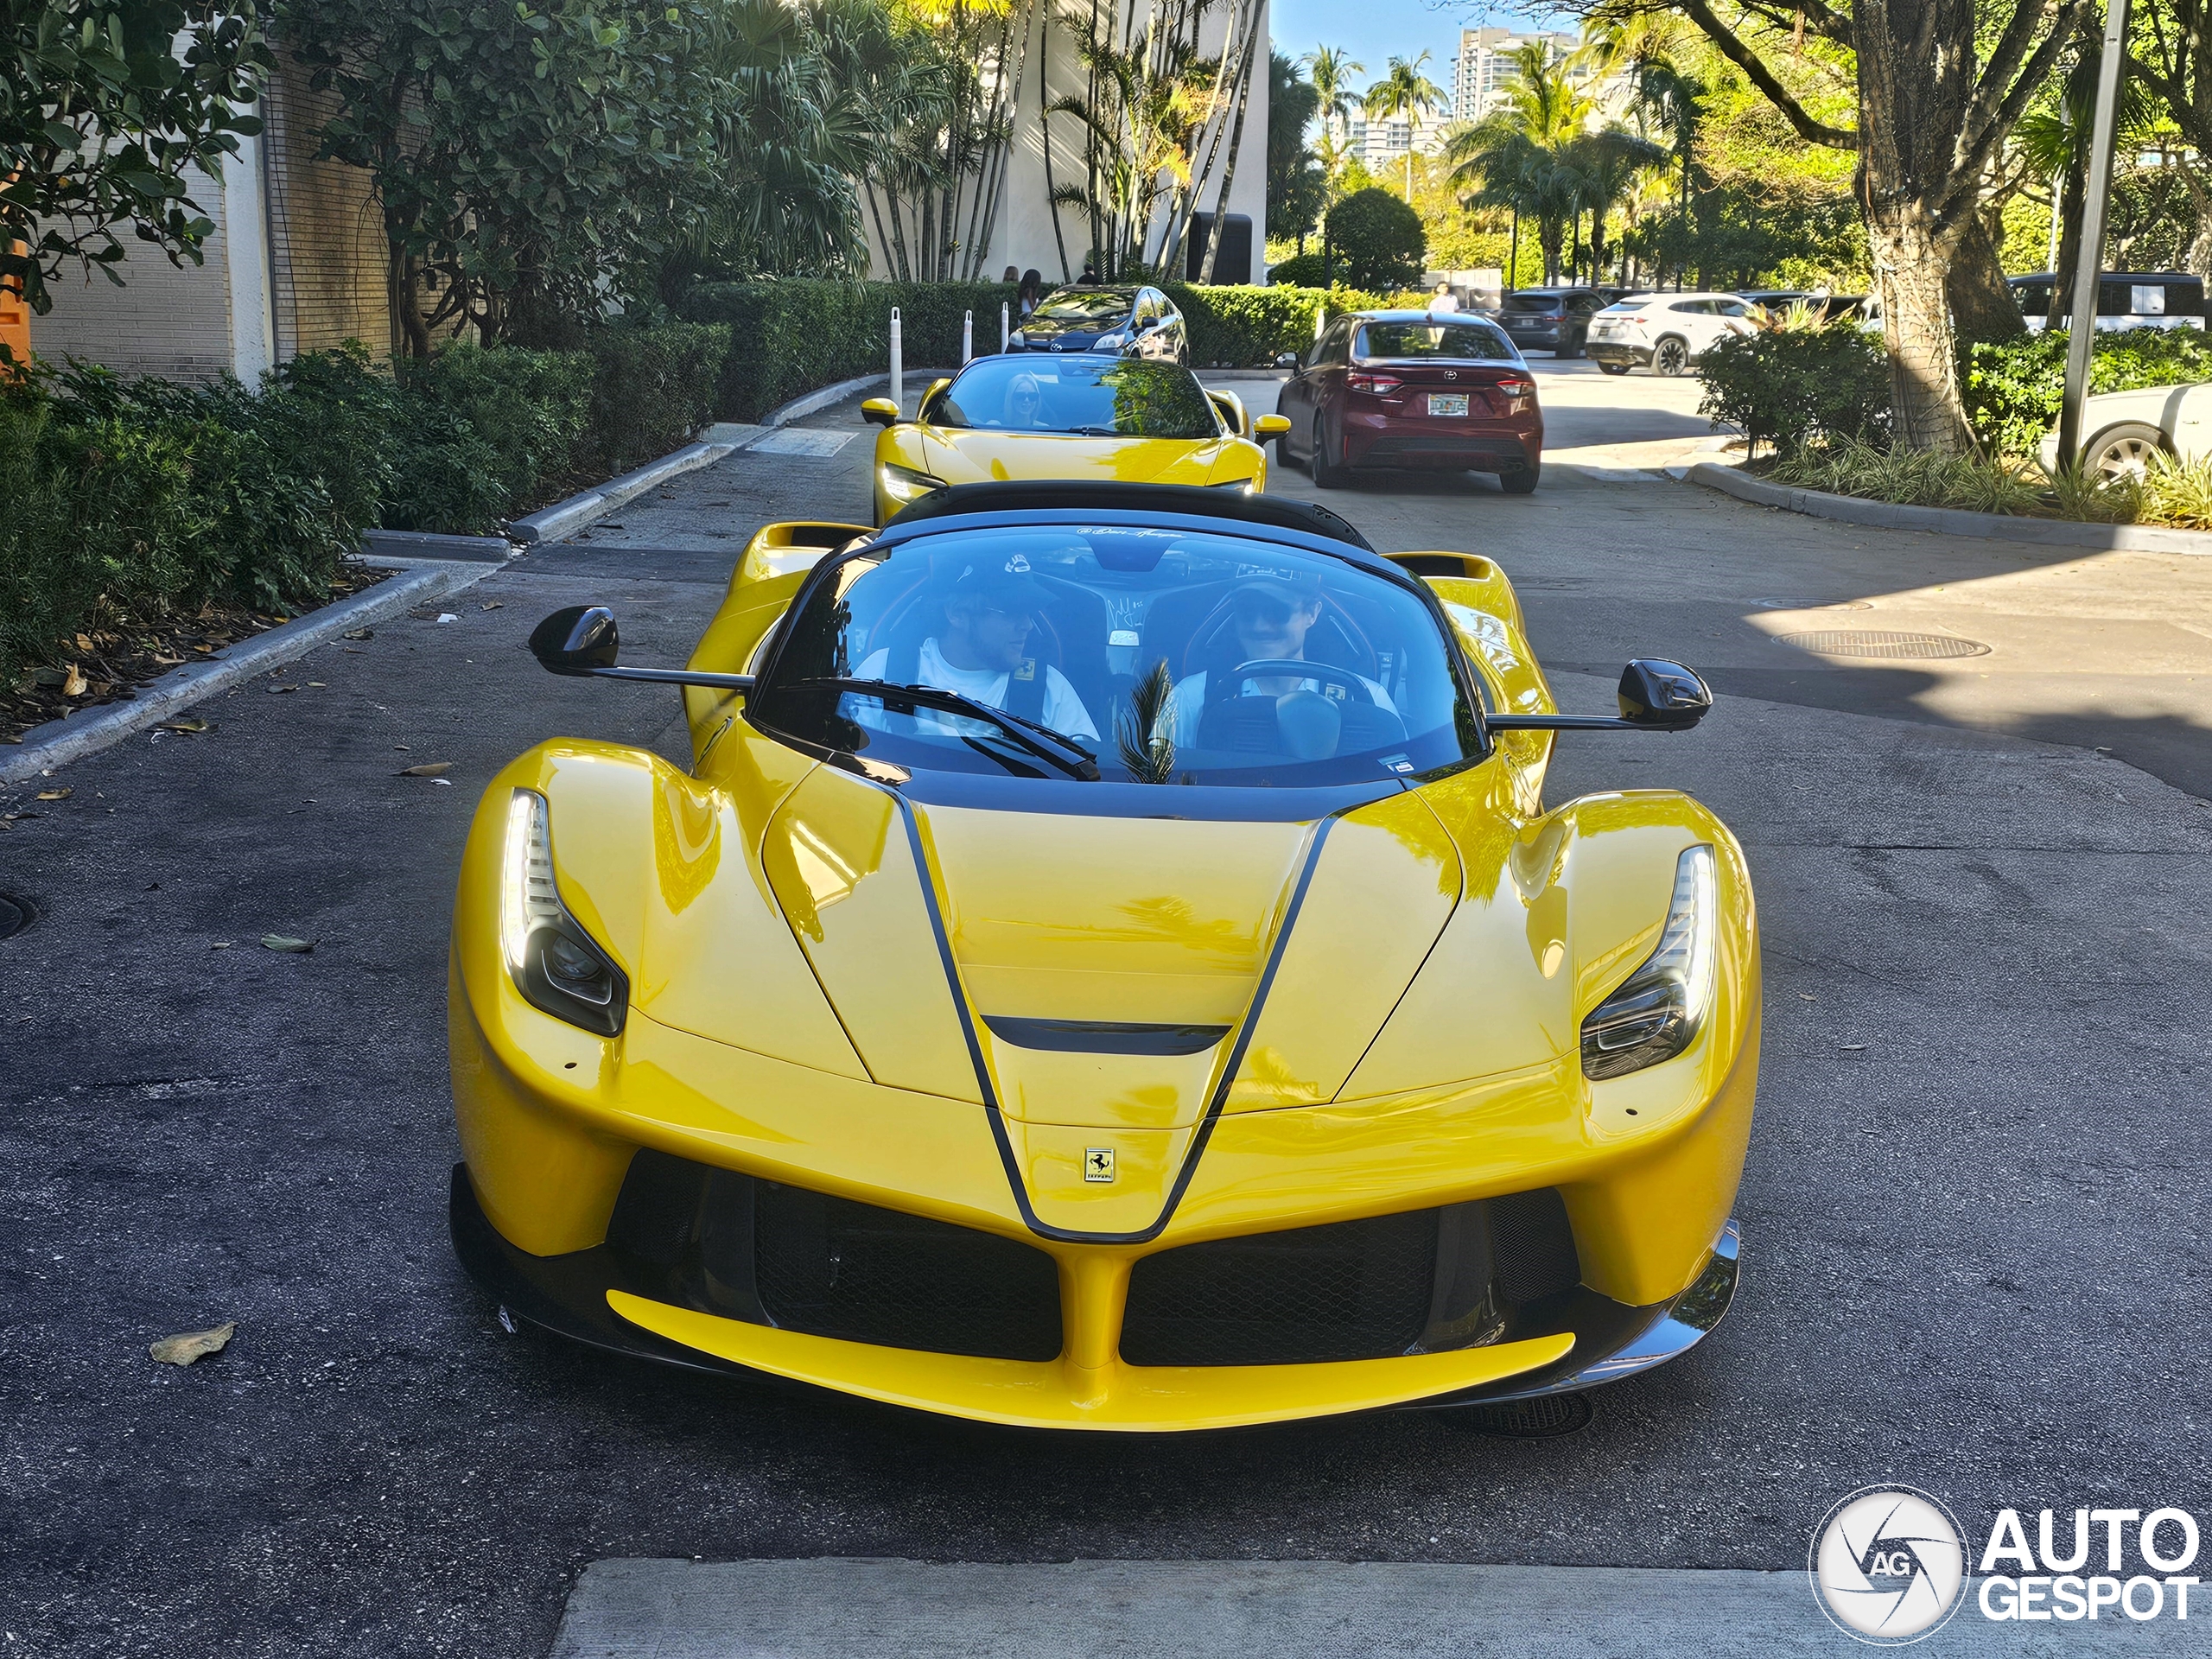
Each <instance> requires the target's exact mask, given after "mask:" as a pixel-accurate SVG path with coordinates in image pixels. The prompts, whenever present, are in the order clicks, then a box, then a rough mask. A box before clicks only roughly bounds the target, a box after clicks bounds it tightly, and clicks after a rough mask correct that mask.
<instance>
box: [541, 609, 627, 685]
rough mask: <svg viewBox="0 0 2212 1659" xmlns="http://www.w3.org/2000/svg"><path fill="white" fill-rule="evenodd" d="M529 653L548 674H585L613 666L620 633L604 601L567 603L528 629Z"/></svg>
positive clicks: (618, 652) (620, 638) (620, 651)
mask: <svg viewBox="0 0 2212 1659" xmlns="http://www.w3.org/2000/svg"><path fill="white" fill-rule="evenodd" d="M530 654H531V656H533V657H535V658H537V664H538V666H539V667H540V668H543V670H544V671H546V672H547V673H549V674H571V675H589V674H591V673H592V672H593V671H594V670H597V669H602V668H612V667H613V666H614V664H615V661H616V659H617V658H620V656H621V654H622V635H621V632H620V629H618V628H616V626H614V613H613V612H612V611H610V610H608V609H607V607H605V606H604V605H591V606H584V605H571V606H569V607H568V609H566V610H564V611H556V612H554V613H553V614H552V615H550V616H549V617H547V618H546V619H545V620H543V622H541V623H539V624H538V625H537V626H536V627H534V628H532V629H531V631H530Z"/></svg>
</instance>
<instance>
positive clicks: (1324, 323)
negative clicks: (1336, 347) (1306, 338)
mask: <svg viewBox="0 0 2212 1659" xmlns="http://www.w3.org/2000/svg"><path fill="white" fill-rule="evenodd" d="M1328 326H1329V308H1328V306H1327V305H1326V304H1321V305H1317V306H1315V307H1314V308H1313V338H1314V339H1316V340H1319V339H1320V338H1321V331H1322V330H1323V329H1324V328H1325V327H1328Z"/></svg>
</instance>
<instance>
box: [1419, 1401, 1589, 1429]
mask: <svg viewBox="0 0 2212 1659" xmlns="http://www.w3.org/2000/svg"><path fill="white" fill-rule="evenodd" d="M1592 1415H1594V1414H1593V1413H1592V1411H1591V1409H1590V1397H1589V1395H1583V1394H1540V1395H1537V1396H1536V1397H1535V1399H1533V1400H1501V1401H1498V1402H1497V1403H1495V1404H1493V1405H1485V1406H1461V1407H1459V1408H1456V1409H1454V1410H1453V1411H1452V1413H1451V1418H1452V1421H1454V1422H1456V1423H1458V1424H1459V1426H1460V1427H1463V1428H1471V1429H1473V1430H1474V1431H1475V1432H1476V1433H1478V1434H1497V1435H1500V1436H1503V1438H1505V1439H1507V1440H1556V1439H1557V1438H1558V1437H1559V1436H1560V1435H1562V1434H1573V1433H1577V1432H1579V1431H1580V1430H1582V1429H1585V1428H1587V1427H1590V1420H1591V1418H1592Z"/></svg>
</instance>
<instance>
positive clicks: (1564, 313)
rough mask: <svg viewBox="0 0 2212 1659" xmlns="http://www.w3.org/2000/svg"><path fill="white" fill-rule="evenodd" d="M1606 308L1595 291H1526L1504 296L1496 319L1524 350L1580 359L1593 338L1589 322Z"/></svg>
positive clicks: (1555, 289)
mask: <svg viewBox="0 0 2212 1659" xmlns="http://www.w3.org/2000/svg"><path fill="white" fill-rule="evenodd" d="M1604 309H1605V300H1604V299H1603V298H1601V297H1600V296H1599V293H1598V290H1597V289H1594V288H1523V289H1516V291H1515V292H1513V293H1511V294H1508V295H1507V296H1505V299H1504V302H1503V303H1502V304H1501V305H1500V306H1499V307H1498V312H1497V320H1498V321H1500V322H1502V323H1503V324H1504V325H1505V332H1506V333H1507V334H1510V335H1511V336H1512V337H1513V343H1514V344H1515V345H1516V346H1519V347H1521V349H1522V350H1523V351H1529V350H1536V351H1547V352H1554V353H1558V354H1559V355H1560V356H1561V357H1580V356H1581V355H1582V348H1583V346H1584V345H1586V343H1587V342H1588V340H1589V339H1590V319H1591V318H1592V317H1594V316H1596V315H1598V313H1599V312H1600V311H1602V310H1604Z"/></svg>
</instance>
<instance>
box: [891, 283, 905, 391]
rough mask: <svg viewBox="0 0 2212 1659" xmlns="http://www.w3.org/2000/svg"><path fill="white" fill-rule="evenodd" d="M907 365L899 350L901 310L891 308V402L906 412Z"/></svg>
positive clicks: (895, 307)
mask: <svg viewBox="0 0 2212 1659" xmlns="http://www.w3.org/2000/svg"><path fill="white" fill-rule="evenodd" d="M905 398H906V362H905V360H904V359H903V358H902V357H901V356H900V354H899V308H898V307H897V306H895V305H894V306H893V307H892V308H891V401H892V402H893V403H894V404H898V405H899V411H900V412H901V413H902V414H903V413H904V412H905V411H906V402H905Z"/></svg>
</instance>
